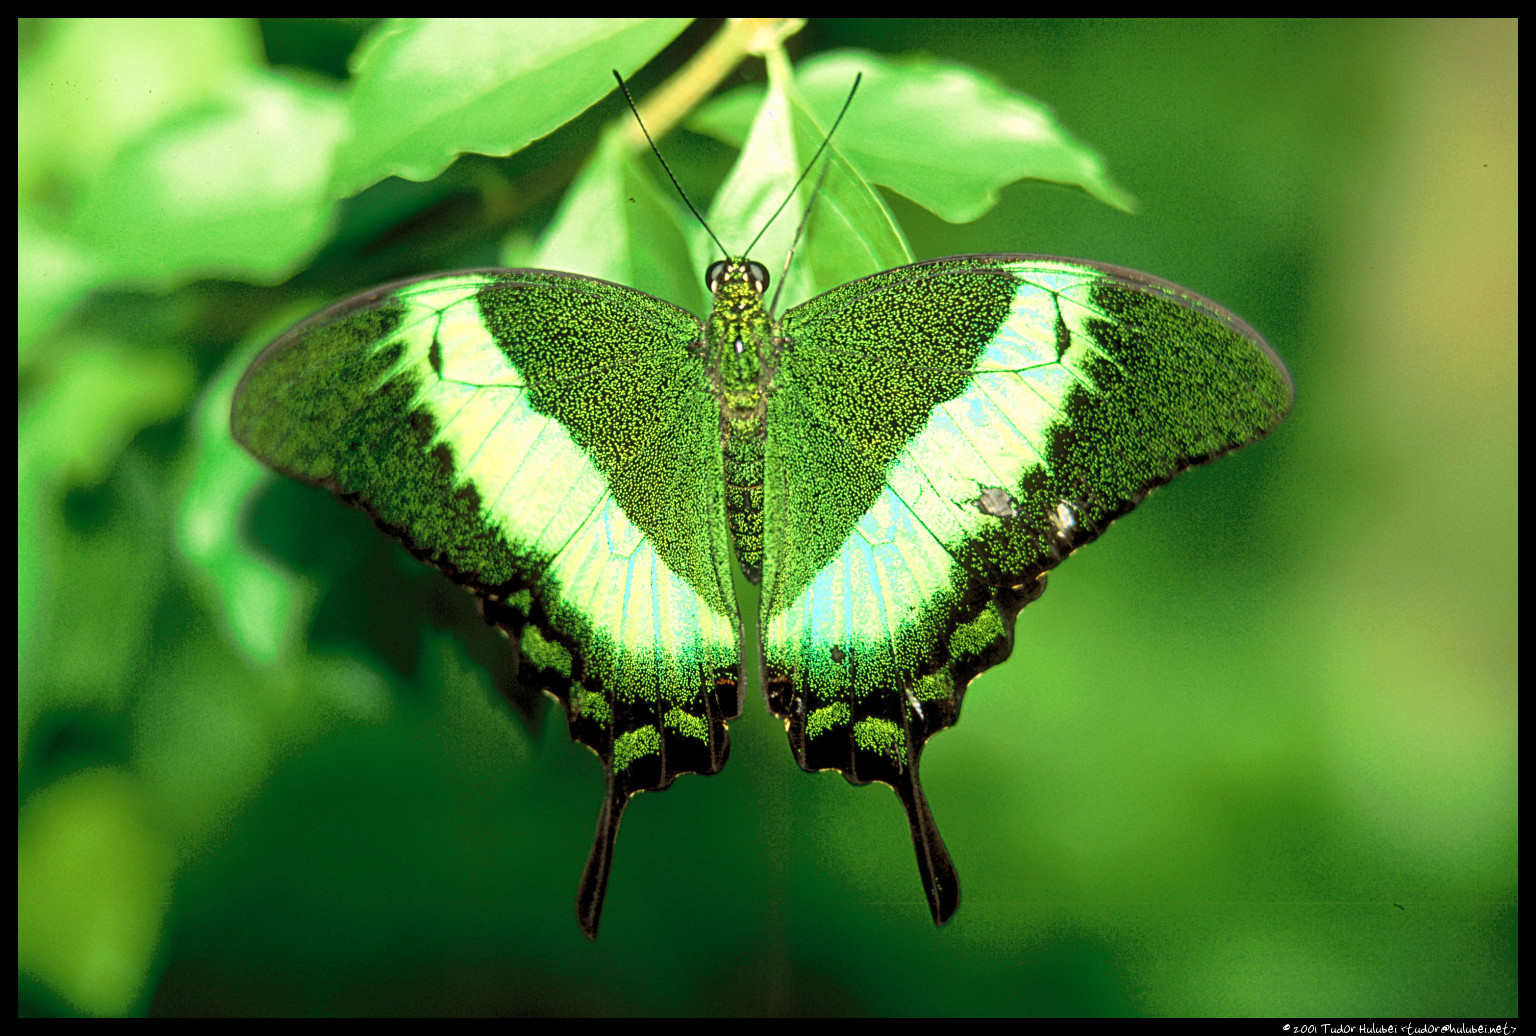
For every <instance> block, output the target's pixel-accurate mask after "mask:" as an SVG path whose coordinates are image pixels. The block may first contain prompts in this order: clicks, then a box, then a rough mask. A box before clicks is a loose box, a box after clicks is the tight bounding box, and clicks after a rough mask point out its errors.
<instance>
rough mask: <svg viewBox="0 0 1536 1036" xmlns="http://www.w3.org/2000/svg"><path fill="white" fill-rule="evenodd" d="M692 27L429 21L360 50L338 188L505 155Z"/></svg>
mask: <svg viewBox="0 0 1536 1036" xmlns="http://www.w3.org/2000/svg"><path fill="white" fill-rule="evenodd" d="M687 24H688V20H687V19H685V18H667V19H645V18H594V19H589V20H585V21H580V22H575V23H573V22H571V21H569V20H565V19H522V18H518V19H507V18H485V19H480V18H464V19H459V18H426V19H408V20H402V21H396V22H392V23H390V24H389V25H387V26H386V27H385V28H383V29H382V30H380V31H379V32H378V33H377V34H376V35H375V36H373V37H372V38H371V39H370V40H369V41H368V42H367V43H366V44H364V46H363V47H362V48H361V49H360V50H359V51H358V53H357V54H356V55H355V57H354V61H353V69H354V74H355V76H356V84H355V87H354V89H353V92H352V102H351V103H352V107H351V124H352V139H351V140H350V141H349V142H348V144H347V146H346V148H345V149H343V151H342V153H341V154H340V155H339V156H338V157H337V163H336V173H335V182H334V188H333V189H334V193H335V194H336V196H337V197H345V196H347V195H349V194H355V193H356V192H358V191H360V190H362V189H363V188H364V187H367V186H369V185H370V184H373V183H377V182H378V181H379V180H382V179H383V178H384V177H386V176H399V177H403V178H405V179H407V180H430V179H432V178H433V177H435V176H436V175H437V174H438V173H441V172H442V171H443V170H444V169H445V168H447V167H448V164H449V163H450V162H452V161H453V160H454V158H455V157H457V156H458V155H459V154H461V153H463V152H466V151H468V152H476V153H479V154H485V155H510V154H512V153H513V152H514V151H518V150H520V149H521V148H523V147H526V146H527V145H528V144H530V143H531V142H533V141H535V140H537V139H539V138H540V137H543V136H545V135H547V134H549V133H552V132H553V131H554V130H556V129H557V128H559V127H560V126H562V125H564V124H565V123H567V122H569V121H570V120H571V119H573V118H575V117H576V116H577V115H579V114H581V113H582V112H583V111H586V110H587V109H588V108H589V107H591V106H592V105H593V104H595V103H596V102H597V101H598V100H600V99H601V98H603V97H604V96H606V95H607V94H608V92H609V91H610V90H611V89H613V76H612V74H611V73H610V70H611V69H614V68H617V69H618V70H619V71H621V72H623V73H624V74H625V75H626V76H627V75H629V74H630V73H632V72H634V70H635V69H637V68H639V67H640V66H642V65H644V64H645V63H646V62H647V61H649V60H650V59H651V58H652V57H653V56H655V55H656V54H657V53H658V52H659V51H660V50H661V49H662V48H663V47H665V46H666V45H667V44H668V43H669V42H670V41H671V40H672V39H673V38H674V37H676V36H677V34H678V33H680V32H681V31H682V30H683V29H684V27H686V26H687Z"/></svg>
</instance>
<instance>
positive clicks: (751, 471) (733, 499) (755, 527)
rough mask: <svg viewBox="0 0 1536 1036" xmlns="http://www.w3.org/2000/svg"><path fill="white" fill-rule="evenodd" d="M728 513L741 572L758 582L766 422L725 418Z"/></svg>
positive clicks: (759, 576) (761, 547) (760, 563)
mask: <svg viewBox="0 0 1536 1036" xmlns="http://www.w3.org/2000/svg"><path fill="white" fill-rule="evenodd" d="M721 424H722V426H723V429H722V430H723V431H724V436H723V439H724V441H723V444H722V445H723V446H724V449H725V517H726V522H727V523H728V524H729V525H730V529H731V539H732V541H734V542H735V544H736V558H737V560H738V561H740V562H741V570H742V573H743V574H745V575H746V577H747V578H748V579H749V580H751V581H752V582H754V583H756V582H758V581H759V580H760V579H761V578H762V571H763V442H764V436H763V423H762V421H760V420H756V419H749V418H738V419H735V420H732V419H724V420H722V421H721Z"/></svg>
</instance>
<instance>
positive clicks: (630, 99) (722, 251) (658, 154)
mask: <svg viewBox="0 0 1536 1036" xmlns="http://www.w3.org/2000/svg"><path fill="white" fill-rule="evenodd" d="M613 78H615V79H617V80H618V81H619V90H620V91H622V92H623V94H624V100H625V101H627V102H629V110H630V111H632V112H634V113H635V121H636V122H638V123H640V132H641V133H644V134H645V142H646V143H647V144H649V145H651V152H652V153H653V154H655V156H656V161H658V162H660V163H661V167H662V168H663V169H665V170H666V171H667V178H668V179H669V180H671V181H672V186H673V187H676V188H677V193H678V196H679V197H681V198H682V199H683V204H684V205H686V206H688V211H689V212H691V213H693V218H694V219H696V220H698V221H699V226H701V227H703V228H704V233H706V234H708V235H709V239H710V240H711V241H713V242H714V243H715V247H716V248H718V249H720V254H721V255H722V256H724V257H726V258H727V259H728V258H730V255H731V253H729V252H727V251H726V250H725V246H724V245H722V244H721V243H720V239H719V238H718V237H715V232H714V231H713V230H710V229H709V224H708V223H706V222H704V217H703V216H702V215H700V214H699V210H698V209H696V208H694V206H693V202H691V201H689V200H688V195H687V194H686V193H684V191H683V185H682V184H680V183H678V182H677V177H676V176H673V175H672V167H671V166H669V165H667V160H666V159H665V158H662V157H661V149H660V148H659V147H657V146H656V142H655V141H654V140H652V139H651V131H650V130H648V129H646V128H645V122H644V120H642V119H641V118H640V109H639V108H637V107H635V99H634V98H633V97H631V96H629V87H628V86H627V85H625V83H624V77H623V76H621V75H619V70H618V69H614V70H613ZM855 85H857V84H855ZM838 117H839V118H841V117H842V116H838ZM817 154H820V152H817ZM802 179H803V177H802Z"/></svg>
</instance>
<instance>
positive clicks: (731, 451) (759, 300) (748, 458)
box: [705, 257, 775, 583]
mask: <svg viewBox="0 0 1536 1036" xmlns="http://www.w3.org/2000/svg"><path fill="white" fill-rule="evenodd" d="M708 283H709V290H710V291H711V292H713V293H714V309H713V310H712V311H711V312H710V314H709V322H708V324H707V325H706V332H705V363H706V365H707V367H708V370H709V382H710V386H711V388H712V389H713V390H714V393H715V398H716V400H717V401H718V402H719V405H720V447H721V450H722V452H723V454H724V458H725V513H726V519H727V521H728V522H729V524H730V529H731V537H732V539H733V540H734V541H735V544H736V556H737V559H738V560H740V562H741V568H742V571H743V572H744V573H745V574H746V576H747V578H748V579H750V580H752V581H753V582H754V583H755V582H757V581H758V579H759V578H760V574H761V571H762V563H763V442H764V432H765V429H766V427H767V422H766V418H767V414H768V394H769V391H770V389H771V386H772V382H773V372H774V367H775V358H774V345H775V343H774V327H773V320H772V318H771V317H769V315H768V310H767V308H766V307H765V306H764V305H763V291H764V289H766V288H767V286H768V271H767V270H765V269H764V268H763V266H762V265H761V264H760V263H755V262H752V261H751V260H749V259H745V258H740V257H737V258H732V259H728V260H724V261H721V262H717V263H714V264H713V265H711V266H710V268H709V273H708Z"/></svg>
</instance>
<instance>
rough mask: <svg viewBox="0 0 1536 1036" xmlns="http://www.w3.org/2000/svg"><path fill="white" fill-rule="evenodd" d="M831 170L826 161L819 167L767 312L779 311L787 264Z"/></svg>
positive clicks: (787, 278)
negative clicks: (819, 169) (819, 171)
mask: <svg viewBox="0 0 1536 1036" xmlns="http://www.w3.org/2000/svg"><path fill="white" fill-rule="evenodd" d="M831 168H832V163H831V162H830V161H828V162H827V163H826V164H825V165H823V166H822V167H821V174H820V175H819V176H817V177H816V189H815V190H813V191H812V192H811V200H810V201H808V202H806V205H805V215H804V216H801V217H800V225H799V226H798V227H796V228H795V236H794V237H793V238H791V239H790V242H789V251H787V252H785V253H784V269H782V270H780V271H779V284H778V287H776V288H774V289H773V304H772V305H770V306H769V307H768V312H770V313H777V312H778V311H779V296H780V295H781V294H782V293H783V291H784V282H785V281H787V280H789V263H790V260H792V259H793V258H794V257H795V249H796V248H798V247H800V238H801V236H802V235H803V234H804V233H805V226H806V224H807V223H809V222H810V221H811V210H812V209H813V208H815V207H816V199H817V198H819V197H821V185H822V184H824V183H826V182H827V171H828V170H829V169H831Z"/></svg>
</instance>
